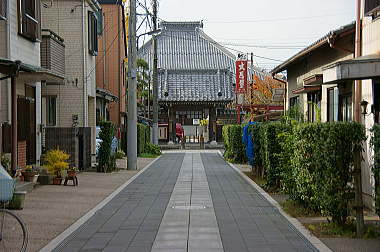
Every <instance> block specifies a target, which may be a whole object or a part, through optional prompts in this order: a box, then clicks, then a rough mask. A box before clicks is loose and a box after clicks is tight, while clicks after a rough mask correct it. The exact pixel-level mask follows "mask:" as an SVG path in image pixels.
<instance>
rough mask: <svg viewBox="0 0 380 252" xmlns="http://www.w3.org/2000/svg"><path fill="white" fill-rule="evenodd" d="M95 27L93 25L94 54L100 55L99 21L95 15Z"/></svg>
mask: <svg viewBox="0 0 380 252" xmlns="http://www.w3.org/2000/svg"><path fill="white" fill-rule="evenodd" d="M93 20H94V25H93V32H92V36H93V38H94V52H95V55H98V20H97V19H96V17H95V15H93Z"/></svg>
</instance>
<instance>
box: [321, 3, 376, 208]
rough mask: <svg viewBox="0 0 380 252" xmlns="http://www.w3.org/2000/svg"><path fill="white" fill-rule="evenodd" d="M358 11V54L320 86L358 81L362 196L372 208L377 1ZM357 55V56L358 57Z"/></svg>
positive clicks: (333, 68)
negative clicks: (364, 107)
mask: <svg viewBox="0 0 380 252" xmlns="http://www.w3.org/2000/svg"><path fill="white" fill-rule="evenodd" d="M358 3H359V4H360V6H361V8H360V16H359V19H360V22H361V23H360V25H359V27H360V31H359V32H360V33H359V34H361V36H360V41H358V46H359V48H358V49H360V50H359V52H360V54H358V55H357V57H356V58H355V59H351V60H345V61H341V62H336V63H335V64H332V65H329V66H327V67H325V68H324V70H323V82H324V83H326V84H330V83H342V82H347V81H349V82H353V81H355V80H361V92H359V95H360V93H361V97H359V98H360V100H361V101H365V102H368V108H370V109H368V113H367V114H366V115H361V122H362V123H363V124H364V125H365V128H366V130H367V135H368V138H367V139H368V140H367V142H366V145H365V148H364V150H365V152H364V161H362V181H363V196H364V202H365V204H366V205H367V206H370V207H372V206H373V196H374V193H375V192H374V185H375V181H374V177H373V173H372V172H371V167H372V165H373V151H372V150H371V147H370V139H371V132H370V129H371V128H372V127H373V125H374V124H376V123H379V122H380V121H379V120H380V1H379V0H361V1H359V2H358ZM360 55H361V56H360Z"/></svg>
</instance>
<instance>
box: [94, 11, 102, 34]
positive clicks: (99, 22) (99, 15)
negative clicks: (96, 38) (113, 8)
mask: <svg viewBox="0 0 380 252" xmlns="http://www.w3.org/2000/svg"><path fill="white" fill-rule="evenodd" d="M95 15H96V20H97V25H96V32H97V34H98V35H102V33H103V11H102V10H99V11H97V12H95Z"/></svg>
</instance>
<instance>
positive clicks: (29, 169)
mask: <svg viewBox="0 0 380 252" xmlns="http://www.w3.org/2000/svg"><path fill="white" fill-rule="evenodd" d="M38 171H39V169H38V168H37V167H34V166H32V165H27V166H26V169H25V170H24V171H22V172H21V174H22V176H23V177H24V181H25V182H33V183H36V182H37V179H38Z"/></svg>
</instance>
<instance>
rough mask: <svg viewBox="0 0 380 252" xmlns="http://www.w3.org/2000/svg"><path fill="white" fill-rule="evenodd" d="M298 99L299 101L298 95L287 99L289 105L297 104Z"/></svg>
mask: <svg viewBox="0 0 380 252" xmlns="http://www.w3.org/2000/svg"><path fill="white" fill-rule="evenodd" d="M299 101H300V97H299V96H296V97H292V98H290V100H289V105H290V107H294V106H296V105H298V104H299Z"/></svg>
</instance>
